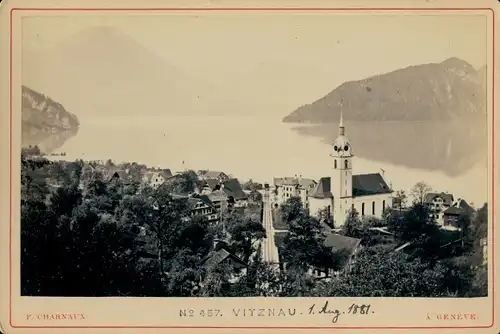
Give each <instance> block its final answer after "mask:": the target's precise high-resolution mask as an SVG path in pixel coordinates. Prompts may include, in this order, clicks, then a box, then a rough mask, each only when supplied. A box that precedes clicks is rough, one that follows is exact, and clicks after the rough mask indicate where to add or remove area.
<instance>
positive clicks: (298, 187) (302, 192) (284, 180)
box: [274, 175, 316, 207]
mask: <svg viewBox="0 0 500 334" xmlns="http://www.w3.org/2000/svg"><path fill="white" fill-rule="evenodd" d="M315 185H316V181H314V180H311V179H307V178H302V176H298V177H297V176H296V175H295V176H294V177H280V178H274V195H275V198H274V202H275V204H276V205H281V204H283V203H285V202H286V200H287V199H289V198H290V197H300V199H301V200H302V203H304V206H305V207H307V206H308V199H309V198H308V196H309V192H310V191H311V190H312V189H313V188H314V186H315Z"/></svg>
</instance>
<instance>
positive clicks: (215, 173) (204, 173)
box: [198, 170, 229, 182]
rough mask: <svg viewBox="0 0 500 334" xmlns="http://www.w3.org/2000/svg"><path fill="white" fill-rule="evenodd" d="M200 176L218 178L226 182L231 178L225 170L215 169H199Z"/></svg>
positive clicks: (201, 177)
mask: <svg viewBox="0 0 500 334" xmlns="http://www.w3.org/2000/svg"><path fill="white" fill-rule="evenodd" d="M198 178H199V179H200V180H207V179H214V180H218V181H219V182H224V181H226V180H228V179H229V176H228V175H227V174H226V173H224V172H220V171H215V170H206V171H198Z"/></svg>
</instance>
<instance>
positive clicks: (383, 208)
mask: <svg viewBox="0 0 500 334" xmlns="http://www.w3.org/2000/svg"><path fill="white" fill-rule="evenodd" d="M384 211H385V200H383V201H382V213H384Z"/></svg>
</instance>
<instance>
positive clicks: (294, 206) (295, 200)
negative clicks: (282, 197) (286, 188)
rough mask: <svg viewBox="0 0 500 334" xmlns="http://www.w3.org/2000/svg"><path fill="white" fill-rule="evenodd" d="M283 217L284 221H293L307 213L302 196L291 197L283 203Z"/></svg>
mask: <svg viewBox="0 0 500 334" xmlns="http://www.w3.org/2000/svg"><path fill="white" fill-rule="evenodd" d="M280 209H281V218H282V219H283V221H284V222H291V221H293V220H295V219H297V218H298V217H299V216H300V215H301V214H306V212H305V211H304V206H303V204H302V200H301V199H300V197H290V198H289V199H287V200H286V201H285V202H284V203H283V204H281V208H280Z"/></svg>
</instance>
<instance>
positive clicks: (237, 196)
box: [222, 179, 247, 201]
mask: <svg viewBox="0 0 500 334" xmlns="http://www.w3.org/2000/svg"><path fill="white" fill-rule="evenodd" d="M222 190H223V191H224V192H225V193H226V195H227V196H232V197H233V198H234V200H235V201H238V200H245V199H247V194H245V192H244V191H243V189H242V188H241V184H240V182H239V181H238V179H229V180H226V181H224V183H223V188H222Z"/></svg>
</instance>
